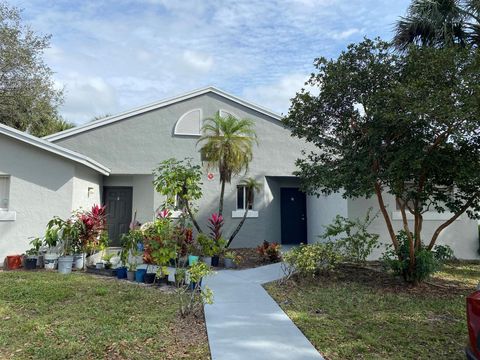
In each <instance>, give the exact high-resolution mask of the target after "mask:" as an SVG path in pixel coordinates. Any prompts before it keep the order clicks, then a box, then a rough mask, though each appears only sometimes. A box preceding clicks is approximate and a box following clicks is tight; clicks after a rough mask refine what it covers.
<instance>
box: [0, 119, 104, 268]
mask: <svg viewBox="0 0 480 360" xmlns="http://www.w3.org/2000/svg"><path fill="white" fill-rule="evenodd" d="M109 173H110V170H109V169H108V168H107V167H105V166H103V165H101V164H99V163H97V162H96V161H94V160H92V159H90V158H88V157H86V156H84V155H81V154H79V153H76V152H74V151H72V150H68V149H65V148H63V147H60V146H58V145H55V144H53V143H51V142H49V141H46V140H42V139H39V138H37V137H34V136H31V135H28V134H26V133H24V132H21V131H18V130H15V129H12V128H10V127H8V126H5V125H2V124H0V258H1V259H3V258H4V257H5V256H6V255H8V254H21V253H23V252H24V251H25V250H27V249H28V248H29V245H28V243H29V241H30V240H31V239H30V238H31V237H37V236H42V235H43V234H44V233H45V228H46V224H47V222H48V221H49V220H50V219H51V218H52V217H53V216H55V215H58V216H62V217H64V218H66V217H68V216H69V215H70V214H71V212H72V210H75V209H78V208H81V207H83V208H90V207H91V206H92V205H93V204H99V203H100V201H101V198H100V194H101V184H102V183H103V177H104V176H108V174H109Z"/></svg>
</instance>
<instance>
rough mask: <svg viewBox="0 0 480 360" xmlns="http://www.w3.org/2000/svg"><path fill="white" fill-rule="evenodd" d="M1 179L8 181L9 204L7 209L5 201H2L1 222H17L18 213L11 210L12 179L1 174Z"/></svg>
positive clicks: (0, 201) (0, 209)
mask: <svg viewBox="0 0 480 360" xmlns="http://www.w3.org/2000/svg"><path fill="white" fill-rule="evenodd" d="M0 179H6V180H7V198H6V200H7V204H6V207H5V205H4V204H3V203H4V200H5V199H0V221H15V220H16V219H17V213H16V212H15V211H11V210H10V189H11V183H12V177H11V176H10V175H7V174H0Z"/></svg>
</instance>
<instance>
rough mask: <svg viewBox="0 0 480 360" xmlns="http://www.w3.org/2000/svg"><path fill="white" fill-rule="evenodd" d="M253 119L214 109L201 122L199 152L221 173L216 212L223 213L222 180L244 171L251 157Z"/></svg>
mask: <svg viewBox="0 0 480 360" xmlns="http://www.w3.org/2000/svg"><path fill="white" fill-rule="evenodd" d="M254 126H255V123H254V122H253V121H252V120H250V119H237V118H235V117H234V116H232V115H228V116H225V117H223V116H220V112H218V111H217V113H216V114H215V116H214V117H213V118H208V119H206V120H205V121H204V123H203V126H202V136H201V137H200V139H199V140H198V143H201V144H202V145H201V149H200V152H201V154H202V158H203V159H204V161H205V162H206V163H207V166H208V167H209V168H216V169H218V172H219V174H220V179H219V180H220V185H221V188H220V200H219V205H218V213H219V215H222V213H223V198H224V195H225V184H226V183H230V182H231V181H232V177H234V176H236V175H239V174H240V173H242V172H245V173H246V172H247V170H248V165H249V164H250V162H251V161H252V158H253V145H254V144H255V143H257V135H256V134H255V130H254Z"/></svg>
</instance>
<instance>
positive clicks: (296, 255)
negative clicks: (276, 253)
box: [283, 241, 342, 278]
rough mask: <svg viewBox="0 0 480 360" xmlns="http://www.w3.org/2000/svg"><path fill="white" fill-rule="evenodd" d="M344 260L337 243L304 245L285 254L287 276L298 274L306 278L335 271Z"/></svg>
mask: <svg viewBox="0 0 480 360" xmlns="http://www.w3.org/2000/svg"><path fill="white" fill-rule="evenodd" d="M341 259H342V254H341V252H340V251H339V249H338V246H337V244H336V243H335V242H331V241H330V242H323V243H315V244H309V245H306V244H302V245H300V246H299V247H295V248H293V249H292V250H290V251H287V252H286V253H285V254H283V260H284V262H285V264H286V265H285V266H284V272H285V275H286V276H287V278H288V277H290V276H291V275H292V274H293V273H298V274H299V275H301V276H304V277H315V275H317V274H319V273H321V272H328V271H330V270H333V269H334V268H335V266H336V265H337V264H338V263H339V261H340V260H341Z"/></svg>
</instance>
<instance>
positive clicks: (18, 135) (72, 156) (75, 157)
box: [0, 124, 110, 176]
mask: <svg viewBox="0 0 480 360" xmlns="http://www.w3.org/2000/svg"><path fill="white" fill-rule="evenodd" d="M0 134H3V135H6V136H9V137H11V138H13V139H16V140H19V141H22V142H24V143H27V144H29V145H32V146H35V147H37V148H40V149H42V150H45V151H48V152H51V153H53V154H56V155H59V156H61V157H64V158H66V159H69V160H72V161H75V162H77V163H79V164H82V165H85V166H87V167H89V168H91V169H93V170H95V171H98V172H99V173H100V174H103V175H107V176H108V175H109V174H110V169H109V168H107V167H106V166H103V165H102V164H100V163H98V162H96V161H95V160H92V159H90V158H89V157H87V156H85V155H82V154H79V153H77V152H75V151H72V150H68V149H65V148H63V147H61V146H58V145H55V144H52V143H51V142H49V141H46V140H43V139H40V138H37V137H36V136H33V135H30V134H27V133H25V132H22V131H19V130H17V129H14V128H11V127H9V126H6V125H3V124H0Z"/></svg>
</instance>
